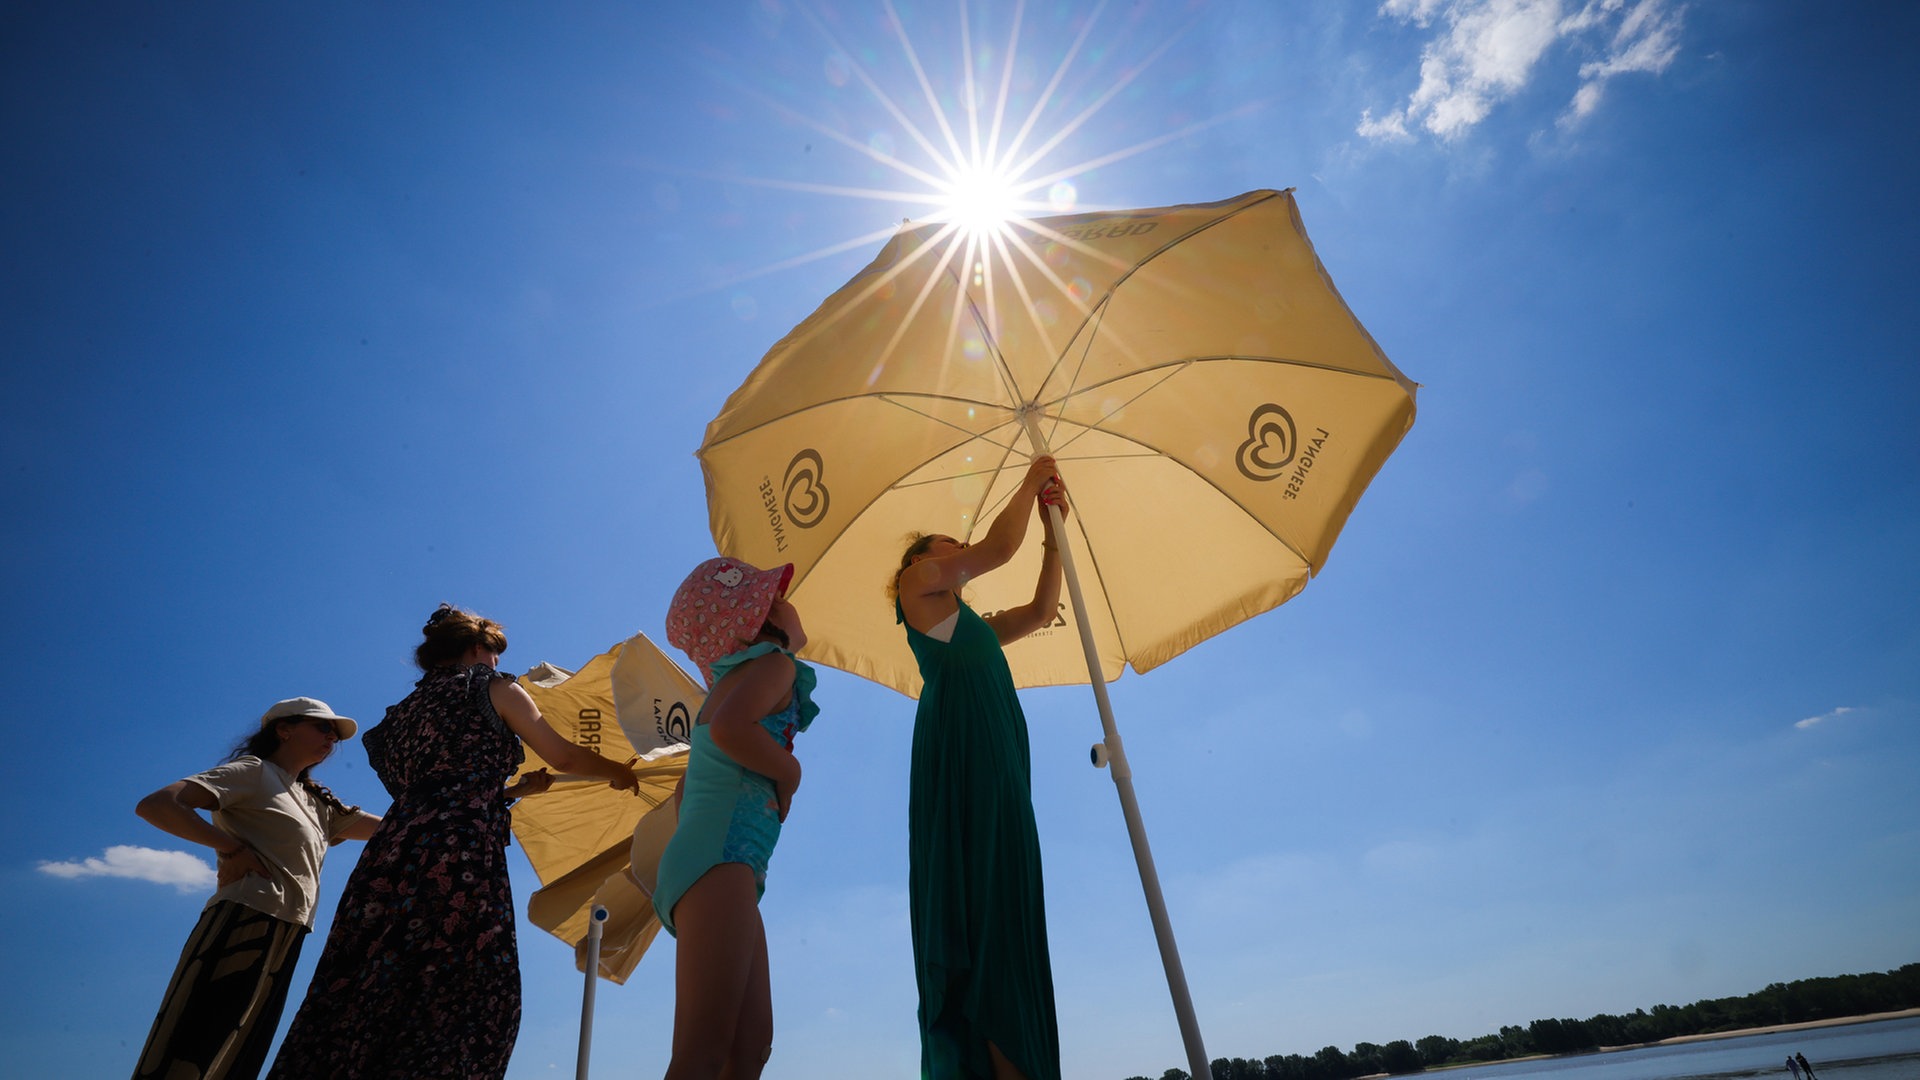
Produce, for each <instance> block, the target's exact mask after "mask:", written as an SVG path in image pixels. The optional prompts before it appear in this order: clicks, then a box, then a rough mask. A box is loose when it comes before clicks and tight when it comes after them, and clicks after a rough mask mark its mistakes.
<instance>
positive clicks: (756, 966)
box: [720, 908, 773, 1080]
mask: <svg viewBox="0 0 1920 1080" xmlns="http://www.w3.org/2000/svg"><path fill="white" fill-rule="evenodd" d="M755 911H756V912H757V911H758V909H757V908H756V909H755ZM759 941H760V947H759V948H758V949H757V950H755V954H754V962H753V969H752V971H751V972H749V973H748V975H747V993H746V996H745V998H743V999H742V1000H741V1002H740V1019H739V1021H738V1022H737V1023H736V1024H735V1026H734V1029H733V1048H732V1050H731V1051H730V1052H729V1053H728V1055H727V1067H726V1068H725V1069H722V1070H721V1071H720V1080H759V1078H760V1070H761V1069H763V1068H765V1067H766V1064H767V1057H768V1055H769V1054H770V1053H771V1052H772V1050H773V988H772V986H771V985H770V984H769V980H768V977H767V935H766V930H765V928H764V927H763V928H762V929H761V933H760V936H759Z"/></svg>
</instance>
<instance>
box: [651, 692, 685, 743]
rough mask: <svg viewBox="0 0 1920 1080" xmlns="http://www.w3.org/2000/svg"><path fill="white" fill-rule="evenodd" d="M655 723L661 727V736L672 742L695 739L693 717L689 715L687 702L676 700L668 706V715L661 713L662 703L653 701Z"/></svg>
mask: <svg viewBox="0 0 1920 1080" xmlns="http://www.w3.org/2000/svg"><path fill="white" fill-rule="evenodd" d="M653 714H654V721H653V722H654V724H655V725H657V726H658V727H659V729H660V737H661V738H662V739H665V740H666V741H667V742H670V743H683V742H691V741H692V740H693V717H691V716H689V715H687V703H686V702H684V701H676V702H674V703H673V704H671V705H669V706H667V711H666V715H664V716H662V715H661V714H660V703H659V702H658V701H656V702H654V703H653Z"/></svg>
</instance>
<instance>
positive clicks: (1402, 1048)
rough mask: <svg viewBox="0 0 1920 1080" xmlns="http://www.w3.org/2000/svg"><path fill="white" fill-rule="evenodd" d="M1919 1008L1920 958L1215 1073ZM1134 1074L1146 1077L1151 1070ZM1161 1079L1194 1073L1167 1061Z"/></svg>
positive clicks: (1373, 1063) (1336, 1066)
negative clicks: (1732, 993)
mask: <svg viewBox="0 0 1920 1080" xmlns="http://www.w3.org/2000/svg"><path fill="white" fill-rule="evenodd" d="M1913 1008H1920V963H1915V964H1908V965H1906V966H1905V967H1900V968H1896V969H1894V970H1892V971H1885V972H1880V971H1876V972H1871V973H1868V974H1866V975H1835V976H1833V977H1831V978H1823V979H1801V980H1799V981H1798V982H1790V983H1774V984H1773V985H1771V986H1769V987H1767V988H1766V989H1765V990H1762V991H1760V992H1758V993H1754V994H1748V995H1746V996H1745V997H1729V998H1710V999H1707V1000H1704V1001H1696V1002H1694V1003H1693V1004H1691V1005H1679V1006H1675V1005H1655V1006H1654V1007H1653V1008H1651V1009H1635V1010H1634V1011H1633V1012H1631V1013H1629V1014H1627V1015H1625V1016H1615V1015H1613V1014H1611V1013H1601V1014H1600V1015H1598V1016H1592V1017H1588V1018H1587V1019H1585V1020H1571V1019H1558V1020H1553V1019H1549V1020H1535V1021H1533V1022H1532V1023H1530V1024H1528V1025H1527V1026H1525V1027H1520V1026H1518V1025H1512V1026H1508V1027H1503V1028H1501V1029H1500V1031H1499V1033H1498V1034H1493V1035H1482V1036H1480V1037H1478V1038H1475V1039H1452V1038H1448V1037H1447V1036H1445V1035H1428V1036H1427V1037H1426V1038H1424V1039H1416V1040H1413V1041H1408V1040H1406V1039H1395V1040H1394V1041H1393V1042H1390V1043H1387V1044H1385V1045H1384V1046H1383V1045H1379V1044H1376V1043H1369V1042H1363V1043H1355V1044H1354V1047H1353V1050H1352V1051H1351V1052H1343V1051H1342V1050H1341V1049H1340V1048H1339V1047H1337V1046H1327V1047H1322V1048H1321V1049H1320V1051H1319V1052H1318V1053H1315V1054H1313V1055H1311V1056H1302V1055H1300V1054H1275V1055H1274V1056H1272V1057H1269V1058H1266V1059H1264V1060H1255V1059H1253V1058H1216V1059H1215V1060H1214V1061H1213V1063H1212V1068H1211V1070H1210V1071H1211V1072H1212V1073H1213V1075H1212V1076H1211V1077H1209V1078H1208V1080H1354V1078H1355V1077H1361V1076H1376V1075H1379V1074H1381V1073H1387V1074H1391V1075H1394V1076H1404V1075H1406V1074H1409V1073H1417V1072H1421V1071H1423V1070H1425V1069H1429V1068H1434V1067H1437V1066H1441V1065H1475V1064H1480V1063H1482V1062H1487V1061H1501V1060H1504V1059H1507V1058H1519V1057H1531V1056H1534V1055H1538V1054H1578V1053H1584V1052H1588V1051H1593V1050H1598V1049H1600V1048H1601V1047H1616V1046H1636V1045H1639V1044H1641V1043H1651V1042H1658V1041H1660V1040H1661V1039H1671V1038H1675V1037H1677V1036H1681V1035H1711V1034H1714V1033H1717V1032H1723V1031H1740V1030H1742V1029H1745V1028H1756V1027H1771V1026H1773V1025H1776V1024H1798V1023H1804V1022H1806V1021H1809V1020H1835V1019H1844V1018H1846V1017H1849V1016H1865V1015H1867V1014H1868V1013H1879V1012H1894V1011H1897V1010H1900V1009H1913ZM1128 1080H1149V1078H1148V1077H1145V1076H1134V1077H1129V1078H1128ZM1160 1080H1193V1078H1192V1077H1191V1076H1189V1075H1187V1073H1186V1072H1185V1071H1184V1070H1181V1069H1168V1070H1167V1071H1166V1072H1164V1073H1161V1074H1160Z"/></svg>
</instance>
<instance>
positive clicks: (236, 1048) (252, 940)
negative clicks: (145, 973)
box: [133, 900, 307, 1080]
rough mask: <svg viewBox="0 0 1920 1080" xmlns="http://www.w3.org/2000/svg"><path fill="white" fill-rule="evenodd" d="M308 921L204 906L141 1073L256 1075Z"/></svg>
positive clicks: (210, 1077)
mask: <svg viewBox="0 0 1920 1080" xmlns="http://www.w3.org/2000/svg"><path fill="white" fill-rule="evenodd" d="M306 937H307V928H306V927H304V926H301V925H300V924H299V923H290V922H285V921H283V920H280V919H276V918H274V917H273V916H271V915H268V914H267V913H265V912H262V911H255V910H254V909H253V908H250V907H247V906H246V905H244V904H237V903H234V902H233V901H231V900H221V901H218V902H216V903H213V904H210V905H208V907H207V908H206V910H204V911H202V912H201V913H200V921H199V922H198V923H197V924H195V925H194V928H193V934H192V936H191V937H189V938H187V946H186V948H185V949H182V950H181V952H180V965H179V966H178V967H176V968H175V969H174V972H173V981H172V982H171V983H169V984H168V985H167V994H166V997H164V998H162V999H161V1001H160V1015H159V1016H157V1017H155V1018H154V1021H153V1031H152V1032H150V1033H149V1034H148V1035H147V1045H146V1048H145V1049H143V1050H141V1051H140V1061H139V1064H137V1065H136V1066H135V1067H134V1071H133V1076H134V1080H143V1078H146V1077H152V1078H156V1080H158V1078H164V1077H173V1076H194V1077H200V1078H201V1080H253V1078H254V1077H257V1076H259V1075H260V1068H261V1066H263V1065H265V1064H266V1060H267V1048H268V1047H269V1046H271V1045H272V1044H273V1034H274V1032H275V1030H277V1029H278V1028H279V1026H280V1013H281V1011H282V1010H284V1009H285V1008H286V1004H287V988H288V985H289V984H290V983H291V982H292V981H293V967H294V964H295V963H296V962H298V961H299V959H300V944H301V942H303V941H305V940H306Z"/></svg>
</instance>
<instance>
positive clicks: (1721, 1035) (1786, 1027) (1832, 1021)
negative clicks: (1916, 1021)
mask: <svg viewBox="0 0 1920 1080" xmlns="http://www.w3.org/2000/svg"><path fill="white" fill-rule="evenodd" d="M1909 1016H1920V1009H1898V1010H1895V1011H1894V1012H1882V1013H1866V1014H1864V1015H1861V1016H1834V1017H1829V1018H1827V1019H1825V1020H1802V1021H1800V1022H1799V1023H1797V1024H1768V1025H1766V1026H1764V1027H1752V1028H1741V1029H1739V1030H1738V1031H1709V1032H1705V1033H1702V1034H1699V1035H1675V1036H1674V1037H1673V1038H1671V1039H1659V1040H1656V1041H1654V1042H1647V1043H1628V1044H1627V1045H1625V1046H1603V1047H1601V1048H1600V1051H1599V1052H1600V1053H1602V1054H1609V1053H1613V1052H1615V1051H1618V1050H1639V1049H1641V1048H1642V1047H1648V1046H1677V1045H1679V1044H1681V1043H1691V1042H1706V1041H1708V1040H1710V1039H1737V1038H1739V1037H1741V1036H1743V1035H1772V1034H1774V1033H1776V1032H1781V1031H1806V1030H1808V1029H1810V1028H1826V1027H1844V1026H1846V1025H1848V1024H1871V1023H1875V1022H1877V1021H1880V1020H1900V1019H1904V1018H1906V1017H1909Z"/></svg>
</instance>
